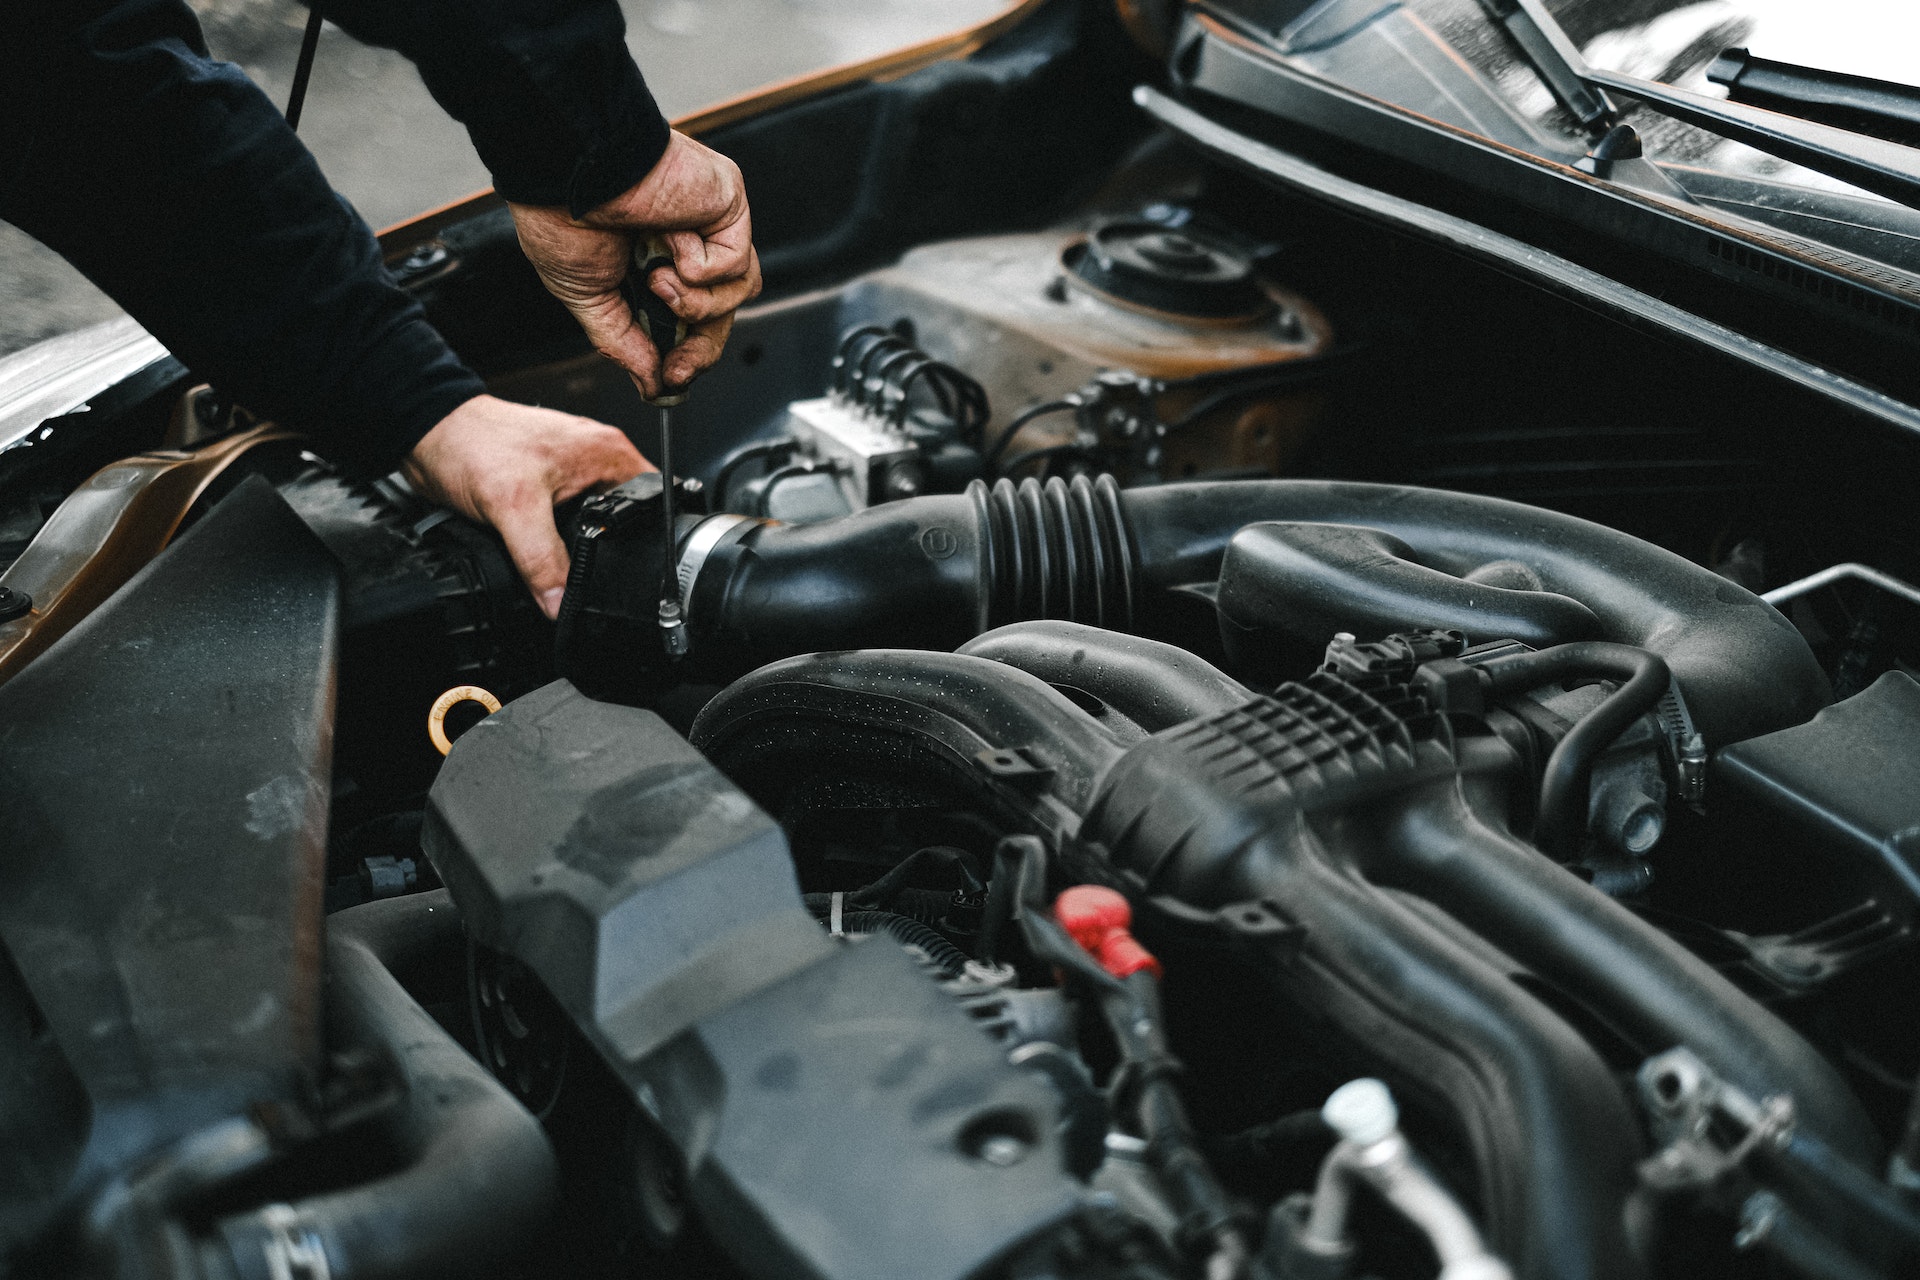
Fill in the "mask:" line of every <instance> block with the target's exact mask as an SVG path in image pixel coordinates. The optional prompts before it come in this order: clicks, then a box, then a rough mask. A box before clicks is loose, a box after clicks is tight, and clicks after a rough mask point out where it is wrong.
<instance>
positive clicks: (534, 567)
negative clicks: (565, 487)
mask: <svg viewBox="0 0 1920 1280" xmlns="http://www.w3.org/2000/svg"><path fill="white" fill-rule="evenodd" d="M488 517H489V521H490V523H491V524H492V525H493V527H494V528H495V529H496V530H498V531H499V533H500V537H501V538H502V539H503V540H504V541H505V542H506V544H507V554H508V555H509V556H511V557H512V559H513V566H514V568H516V569H518V570H519V571H520V576H521V577H522V578H523V579H525V580H526V584H527V588H528V589H529V590H530V591H532V592H533V598H534V600H535V601H536V602H537V603H538V604H539V606H540V612H542V613H544V614H546V615H547V619H548V621H552V620H553V619H554V618H557V617H558V616H559V615H560V600H561V597H563V596H564V595H566V591H567V570H568V567H569V565H568V561H567V547H566V544H565V543H563V542H561V541H560V530H559V529H557V528H556V527H555V526H554V523H553V504H552V501H551V499H550V498H549V496H548V495H547V494H545V493H543V492H541V491H540V490H538V489H535V490H532V491H530V492H528V493H526V494H524V495H516V496H515V497H513V498H511V499H509V500H508V501H507V502H506V503H505V504H503V505H502V506H500V507H499V508H497V509H496V510H494V511H491V512H489V513H488Z"/></svg>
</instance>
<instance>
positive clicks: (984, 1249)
mask: <svg viewBox="0 0 1920 1280" xmlns="http://www.w3.org/2000/svg"><path fill="white" fill-rule="evenodd" d="M976 661H977V660H976ZM979 665H981V666H987V667H991V666H992V664H990V663H985V662H980V663H979ZM423 841H424V843H425V845H426V848H427V851H428V853H429V855H430V856H431V857H432V858H433V860H434V864H435V866H436V867H437V868H438V869H439V870H440V873H441V875H442V876H443V877H444V878H445V879H446V881H447V885H448V887H449V889H451V890H452V893H453V897H454V900H455V902H456V903H458V905H459V906H460V910H461V914H462V918H463V919H464V920H465V921H466V922H467V923H468V926H469V928H470V929H471V931H472V933H473V935H474V937H475V938H476V939H477V940H478V941H480V942H482V943H484V944H486V945H488V946H490V947H494V948H497V949H499V950H503V951H507V952H510V953H512V954H513V955H515V956H517V957H518V958H519V959H521V960H522V961H524V962H526V963H527V964H528V965H529V966H530V967H531V968H532V969H533V970H534V972H535V973H537V974H538V975H539V976H540V978H541V980H542V981H543V982H544V983H545V984H546V986H547V988H548V989H549V991H551V993H552V994H553V995H554V996H555V997H556V998H557V999H558V1000H559V1002H560V1004H561V1005H562V1006H563V1007H564V1008H565V1009H566V1010H567V1011H568V1012H569V1013H570V1014H571V1015H572V1017H573V1019H574V1021H575V1022H576V1023H577V1024H578V1025H579V1026H580V1028H581V1030H582V1031H583V1032H584V1033H585V1034H586V1036H587V1039H588V1040H589V1042H591V1043H592V1044H593V1045H594V1047H595V1048H596V1049H597V1050H598V1052H599V1053H600V1055H601V1057H602V1058H604V1059H605V1060H606V1062H607V1063H608V1065H609V1066H610V1067H612V1068H613V1070H614V1071H615V1073H616V1074H617V1075H619V1076H620V1078H621V1079H622V1080H623V1081H624V1082H625V1083H626V1085H627V1087H628V1088H629V1089H630V1090H631V1092H632V1094H633V1097H634V1099H635V1102H636V1104H637V1105H639V1106H640V1107H642V1108H643V1109H644V1110H646V1111H647V1112H649V1113H650V1114H651V1115H652V1116H653V1118H654V1119H655V1120H656V1121H657V1122H658V1123H659V1124H660V1125H661V1127H662V1128H663V1129H664V1130H665V1131H666V1133H667V1135H668V1137H669V1138H670V1139H671V1140H672V1141H673V1143H674V1144H675V1146H676V1147H677V1148H678V1150H679V1151H680V1153H681V1156H682V1158H683V1159H684V1160H685V1162H686V1166H687V1169H686V1174H687V1185H688V1188H689V1191H690V1194H691V1197H692V1200H693V1202H694V1204H695V1205H696V1207H697V1208H698V1209H699V1210H700V1213H701V1216H702V1217H703V1219H704V1220H705V1221H706V1223H707V1226H708V1228H709V1229H710V1230H711V1231H712V1233H713V1235H714V1237H715V1238H716V1239H717V1240H719V1241H720V1242H721V1243H722V1244H723V1245H724V1246H725V1247H726V1248H727V1249H728V1250H729V1251H731V1252H732V1253H733V1254H734V1255H735V1257H737V1258H738V1259H740V1261H741V1262H742V1263H743V1264H745V1265H746V1266H747V1267H748V1269H749V1270H751V1271H753V1272H755V1273H756V1274H779V1275H790V1276H802V1277H821V1278H822V1280H827V1278H832V1280H855V1278H864V1277H871V1278H872V1280H882V1278H883V1277H895V1276H903V1275H912V1276H916V1277H926V1278H928V1280H940V1278H943V1277H944V1278H948V1280H960V1278H961V1277H965V1276H970V1275H973V1274H974V1273H976V1272H977V1271H978V1270H979V1269H980V1268H982V1267H984V1266H986V1265H987V1264H989V1263H990V1262H991V1261H993V1259H995V1258H997V1257H999V1256H1000V1255H1002V1254H1003V1253H1004V1252H1005V1251H1007V1250H1008V1249H1010V1248H1013V1247H1014V1246H1016V1245H1017V1244H1019V1243H1020V1242H1021V1241H1023V1240H1026V1239H1028V1238H1029V1237H1031V1236H1033V1235H1035V1234H1036V1233H1038V1232H1041V1231H1043V1230H1045V1229H1046V1228H1047V1227H1049V1226H1051V1225H1053V1224H1056V1223H1058V1222H1060V1221H1061V1220H1062V1219H1064V1218H1065V1217H1066V1216H1067V1215H1068V1214H1070V1213H1071V1212H1072V1211H1073V1209H1074V1208H1075V1206H1076V1205H1077V1204H1078V1202H1079V1191H1078V1187H1077V1184H1076V1183H1075V1182H1074V1181H1073V1180H1072V1179H1071V1178H1069V1177H1068V1176H1067V1174H1066V1173H1065V1172H1064V1168H1063V1157H1062V1153H1061V1150H1060V1146H1059V1138H1058V1136H1057V1134H1056V1129H1057V1124H1056V1119H1057V1116H1056V1113H1057V1110H1058V1102H1057V1100H1056V1098H1055V1096H1054V1095H1053V1093H1052V1092H1051V1090H1050V1088H1049V1086H1048V1085H1047V1084H1046V1083H1045V1082H1044V1081H1042V1080H1041V1079H1039V1078H1037V1077H1036V1076H1033V1075H1031V1074H1029V1073H1027V1072H1023V1071H1021V1070H1019V1069H1018V1068H1016V1067H1013V1066H1012V1065H1010V1064H1009V1063H1008V1062H1007V1060H1006V1058H1005V1056H1004V1055H1003V1052H1002V1051H1001V1050H1000V1048H999V1047H997V1046H996V1045H995V1044H994V1043H993V1042H992V1041H991V1040H990V1039H989V1038H988V1037H987V1036H985V1035H983V1034H981V1032H980V1031H979V1030H978V1029H977V1028H976V1027H974V1026H973V1025H972V1023H971V1022H970V1020H969V1018H968V1015H967V1014H966V1013H965V1012H964V1011H963V1010H962V1009H961V1008H960V1006H959V1004H958V1003H957V1002H956V1001H954V1000H953V998H952V997H950V996H949V995H947V994H946V993H945V992H944V991H942V990H941V989H940V988H939V986H938V985H936V984H935V983H934V982H933V981H932V980H931V979H930V978H929V977H928V976H927V974H926V973H925V972H923V971H922V970H921V969H920V968H919V967H918V966H917V965H916V964H915V963H914V962H913V961H912V960H911V959H909V957H908V956H907V954H906V952H905V951H904V950H902V949H901V948H900V947H899V946H897V945H896V944H894V943H893V942H892V941H891V940H889V939H885V938H873V939H869V940H867V941H865V942H862V943H858V944H853V945H844V944H835V943H834V942H832V941H831V940H829V938H828V937H827V935H826V933H825V932H824V931H823V930H822V929H821V928H820V926H819V925H818V924H817V923H815V921H814V920H813V918H812V917H811V916H810V915H809V914H808V913H807V911H806V909H805V907H804V905H803V904H802V902H801V898H800V893H799V888H798V885H797V883H796V881H795V878H794V871H793V865H792V862H791V860H790V858H789V856H788V853H787V846H786V840H785V837H784V836H783V834H782V833H781V831H780V828H779V827H778V826H776V825H775V824H774V822H773V820H772V819H770V818H769V817H768V816H767V815H766V814H765V813H764V812H762V811H761V810H760V809H759V807H758V806H756V805H755V804H754V803H753V802H752V801H751V800H749V799H748V798H747V797H746V795H744V794H743V793H742V792H740V791H739V790H738V789H737V788H735V787H734V786H733V784H732V783H730V782H728V781H727V779H726V778H724V777H723V776H721V774H720V773H719V771H718V770H716V769H715V768H714V767H713V766H712V765H711V764H709V763H708V762H707V760H706V759H705V758H704V757H703V756H702V755H701V754H700V753H699V752H697V751H695V750H694V749H693V748H692V747H690V746H689V745H688V744H687V743H686V741H685V740H684V739H682V738H681V737H680V736H679V735H678V734H676V733H674V732H673V730H672V729H670V728H669V727H668V726H667V725H666V723H665V722H664V721H662V720H661V719H660V718H659V717H658V716H655V715H654V714H652V713H651V712H647V711H640V710H635V709H632V708H628V707H620V706H614V705H611V704H608V703H598V702H593V701H591V700H589V699H587V698H585V697H583V696H582V695H581V694H580V693H579V692H577V691H576V690H575V689H574V688H573V687H572V686H571V685H569V684H567V683H566V682H564V681H558V682H555V683H554V684H551V685H548V686H546V687H545V688H543V689H539V690H536V691H535V692H534V693H531V694H529V695H527V696H526V697H524V698H521V699H519V700H518V701H516V702H514V703H511V704H509V705H508V706H507V707H506V708H504V709H503V710H502V711H500V712H499V713H497V714H496V715H493V716H490V717H489V718H488V719H486V720H484V721H482V722H481V723H480V724H479V725H478V726H476V727H475V728H473V729H471V730H469V731H468V732H467V733H466V734H465V735H463V736H462V737H461V739H460V740H459V741H458V742H456V743H455V744H454V748H453V751H452V753H451V754H450V755H449V756H448V758H447V762H446V766H445V767H444V768H443V770H442V772H441V775H440V778H439V781H438V782H436V783H435V785H434V788H433V791H432V794H431V796H430V799H429V809H428V816H427V822H426V826H425V829H424V834H423ZM990 1139H1006V1140H1010V1141H1012V1142H1013V1143H1015V1144H1016V1145H1017V1146H1018V1151H1019V1156H1020V1158H1019V1159H1017V1160H1014V1161H1012V1162H1011V1163H996V1162H994V1161H991V1160H987V1159H984V1158H982V1157H981V1151H982V1150H983V1149H984V1148H983V1144H985V1143H987V1142H988V1140H990ZM994 1149H995V1151H996V1152H999V1153H1004V1152H1005V1151H1006V1150H1007V1146H1006V1143H1005V1142H998V1143H997V1144H996V1145H995V1147H994Z"/></svg>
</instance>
